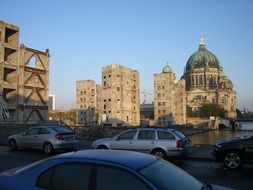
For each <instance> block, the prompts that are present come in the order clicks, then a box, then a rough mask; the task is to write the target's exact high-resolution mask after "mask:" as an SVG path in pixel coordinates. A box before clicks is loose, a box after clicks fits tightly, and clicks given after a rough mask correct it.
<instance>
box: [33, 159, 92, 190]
mask: <svg viewBox="0 0 253 190" xmlns="http://www.w3.org/2000/svg"><path fill="white" fill-rule="evenodd" d="M90 172H91V165H88V164H81V163H71V164H62V165H57V166H56V167H54V168H52V169H50V170H48V171H46V172H44V173H42V174H41V175H40V176H39V177H38V180H37V183H36V186H37V187H41V188H46V189H54V190H69V189H75V190H83V189H89V181H90Z"/></svg>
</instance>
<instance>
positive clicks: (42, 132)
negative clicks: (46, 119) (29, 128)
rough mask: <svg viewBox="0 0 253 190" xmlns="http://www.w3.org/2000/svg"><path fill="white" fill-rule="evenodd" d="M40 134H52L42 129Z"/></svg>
mask: <svg viewBox="0 0 253 190" xmlns="http://www.w3.org/2000/svg"><path fill="white" fill-rule="evenodd" d="M39 134H50V131H49V130H48V129H46V128H40V131H39Z"/></svg>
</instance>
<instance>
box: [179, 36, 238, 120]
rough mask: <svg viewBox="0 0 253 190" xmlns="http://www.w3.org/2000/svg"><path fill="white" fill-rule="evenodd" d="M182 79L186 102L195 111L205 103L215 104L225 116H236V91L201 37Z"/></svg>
mask: <svg viewBox="0 0 253 190" xmlns="http://www.w3.org/2000/svg"><path fill="white" fill-rule="evenodd" d="M182 79H184V80H185V84H186V86H185V90H186V104H187V106H189V107H190V108H191V109H192V110H193V111H197V110H198V109H199V108H200V107H202V106H203V105H204V104H205V103H209V104H210V103H212V104H217V105H219V106H220V108H222V109H224V110H225V112H226V117H228V118H234V117H236V92H235V91H234V89H233V83H232V81H231V80H230V79H229V78H228V77H227V76H226V75H225V73H224V71H223V68H222V66H221V65H220V62H219V60H218V59H217V57H216V56H215V55H214V54H213V53H211V52H210V51H208V50H207V49H206V47H205V42H204V39H203V37H201V39H200V42H199V49H198V51H196V52H195V53H193V54H192V55H191V56H190V58H189V59H188V61H187V64H186V67H185V71H184V74H183V76H182Z"/></svg>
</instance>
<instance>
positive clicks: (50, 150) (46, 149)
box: [43, 143, 54, 154]
mask: <svg viewBox="0 0 253 190" xmlns="http://www.w3.org/2000/svg"><path fill="white" fill-rule="evenodd" d="M43 151H44V152H45V153H46V154H51V153H53V152H54V147H53V145H52V144H51V143H45V144H44V146H43Z"/></svg>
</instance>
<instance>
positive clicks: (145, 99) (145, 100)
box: [141, 90, 153, 104]
mask: <svg viewBox="0 0 253 190" xmlns="http://www.w3.org/2000/svg"><path fill="white" fill-rule="evenodd" d="M141 93H142V94H143V96H144V101H143V104H146V102H147V96H148V95H149V96H152V95H153V94H151V93H148V92H146V91H145V90H144V91H142V92H141Z"/></svg>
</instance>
